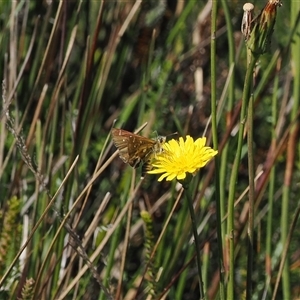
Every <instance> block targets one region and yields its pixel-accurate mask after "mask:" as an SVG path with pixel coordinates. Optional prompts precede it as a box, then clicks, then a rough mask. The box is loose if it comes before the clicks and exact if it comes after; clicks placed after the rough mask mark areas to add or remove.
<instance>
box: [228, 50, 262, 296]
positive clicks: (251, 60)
mask: <svg viewBox="0 0 300 300" xmlns="http://www.w3.org/2000/svg"><path fill="white" fill-rule="evenodd" d="M256 61H257V58H255V57H253V56H250V58H249V63H248V68H247V73H246V78H245V83H244V89H243V98H242V108H241V116H240V128H239V133H238V145H237V151H236V155H235V159H234V163H233V167H232V172H231V177H230V183H229V196H228V223H227V233H228V236H229V280H228V286H227V299H234V200H235V190H236V183H237V177H238V176H237V175H238V170H239V165H240V160H241V153H242V146H243V133H244V127H245V122H246V110H247V107H248V101H249V96H250V91H251V86H252V75H253V70H254V67H255V64H256Z"/></svg>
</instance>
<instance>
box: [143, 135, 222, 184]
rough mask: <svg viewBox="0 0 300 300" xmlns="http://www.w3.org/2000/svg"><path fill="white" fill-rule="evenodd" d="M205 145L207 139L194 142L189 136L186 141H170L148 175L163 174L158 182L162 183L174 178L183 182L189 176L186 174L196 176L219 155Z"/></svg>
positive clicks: (158, 155)
mask: <svg viewBox="0 0 300 300" xmlns="http://www.w3.org/2000/svg"><path fill="white" fill-rule="evenodd" d="M205 143H206V138H199V139H197V140H196V141H194V139H193V138H192V137H190V136H189V135H188V136H187V137H186V140H185V141H184V140H183V138H182V137H180V138H179V141H176V140H174V139H172V140H170V141H169V142H167V143H165V144H164V145H163V149H164V151H163V152H162V153H160V154H156V157H155V161H154V163H153V164H152V166H153V167H154V169H153V170H151V171H148V173H149V174H160V173H163V174H162V175H161V176H160V177H159V179H158V181H162V180H163V179H164V178H166V180H168V181H171V180H173V179H174V178H176V179H177V180H179V181H182V180H183V179H185V178H186V176H187V175H188V174H186V173H190V174H192V175H195V174H196V172H197V171H198V170H199V169H200V168H202V167H204V166H205V165H206V164H207V163H208V162H209V161H210V160H211V159H212V157H214V156H215V155H216V154H217V153H218V151H215V150H213V149H212V148H210V147H205Z"/></svg>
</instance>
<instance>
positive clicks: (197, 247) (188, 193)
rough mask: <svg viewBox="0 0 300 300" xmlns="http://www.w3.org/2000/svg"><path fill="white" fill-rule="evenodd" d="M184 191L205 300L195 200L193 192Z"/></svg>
mask: <svg viewBox="0 0 300 300" xmlns="http://www.w3.org/2000/svg"><path fill="white" fill-rule="evenodd" d="M184 189H185V191H186V192H185V196H186V199H187V202H188V206H189V210H190V215H191V221H192V228H193V234H194V239H195V247H196V258H197V267H198V275H199V291H200V299H205V297H204V289H203V280H202V272H201V259H200V241H199V237H198V232H197V223H196V216H195V211H194V206H193V200H192V197H191V191H190V189H189V187H188V186H185V187H184Z"/></svg>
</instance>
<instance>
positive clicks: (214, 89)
mask: <svg viewBox="0 0 300 300" xmlns="http://www.w3.org/2000/svg"><path fill="white" fill-rule="evenodd" d="M217 4H218V3H217V1H213V2H212V12H211V19H212V22H211V36H212V39H211V115H212V136H213V145H214V149H218V144H219V143H218V124H217V87H216V82H217V74H216V70H217V67H216V66H217V63H216V59H217V55H216V30H217V27H216V24H217V8H218V5H217ZM231 49H232V48H231ZM231 53H232V51H231ZM232 84H233V81H232ZM231 87H232V85H231ZM215 199H216V215H217V236H218V238H217V242H218V260H219V261H218V264H219V274H220V290H219V295H220V299H221V300H223V299H225V287H224V285H225V284H224V260H223V243H222V241H223V235H222V218H223V216H224V207H225V205H224V201H223V203H222V202H221V191H220V159H219V156H218V155H217V156H215ZM222 208H223V213H222ZM223 233H224V232H223Z"/></svg>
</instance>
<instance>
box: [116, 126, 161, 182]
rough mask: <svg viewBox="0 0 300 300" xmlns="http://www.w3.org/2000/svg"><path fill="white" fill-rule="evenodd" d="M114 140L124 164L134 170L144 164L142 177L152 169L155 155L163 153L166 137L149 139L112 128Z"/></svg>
mask: <svg viewBox="0 0 300 300" xmlns="http://www.w3.org/2000/svg"><path fill="white" fill-rule="evenodd" d="M111 133H112V139H113V142H114V144H115V146H116V147H117V148H118V150H119V156H120V158H121V159H122V160H123V161H124V163H126V164H129V165H130V166H131V167H133V168H137V167H138V166H139V165H140V164H141V163H142V164H143V168H142V176H144V175H145V173H146V172H147V171H148V170H150V169H151V166H150V161H151V159H152V158H153V156H155V154H158V153H162V152H163V144H164V143H165V141H166V137H165V136H157V138H155V139H149V138H146V137H144V136H141V135H138V134H135V133H132V132H130V131H127V130H124V129H118V128H112V130H111Z"/></svg>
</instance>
